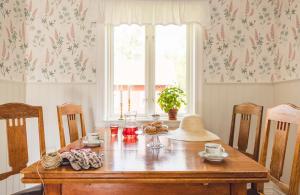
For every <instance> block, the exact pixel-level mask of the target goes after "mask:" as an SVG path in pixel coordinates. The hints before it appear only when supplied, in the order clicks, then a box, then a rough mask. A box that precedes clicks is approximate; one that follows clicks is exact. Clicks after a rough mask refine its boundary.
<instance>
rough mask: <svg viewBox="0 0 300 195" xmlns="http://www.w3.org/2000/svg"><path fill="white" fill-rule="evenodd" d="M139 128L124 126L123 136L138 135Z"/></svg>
mask: <svg viewBox="0 0 300 195" xmlns="http://www.w3.org/2000/svg"><path fill="white" fill-rule="evenodd" d="M137 130H138V127H124V128H123V136H124V137H136V136H137V134H136V131H137Z"/></svg>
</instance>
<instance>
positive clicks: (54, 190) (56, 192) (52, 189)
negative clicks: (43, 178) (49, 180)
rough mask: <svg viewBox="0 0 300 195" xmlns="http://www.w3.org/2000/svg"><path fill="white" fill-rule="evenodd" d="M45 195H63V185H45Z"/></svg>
mask: <svg viewBox="0 0 300 195" xmlns="http://www.w3.org/2000/svg"><path fill="white" fill-rule="evenodd" d="M44 192H45V195H61V194H62V193H61V184H45V185H44Z"/></svg>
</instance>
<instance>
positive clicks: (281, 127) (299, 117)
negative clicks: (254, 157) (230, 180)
mask: <svg viewBox="0 0 300 195" xmlns="http://www.w3.org/2000/svg"><path fill="white" fill-rule="evenodd" d="M272 121H273V122H276V129H275V134H274V142H273V149H272V155H271V163H270V172H269V176H270V179H271V181H273V182H274V183H275V184H276V185H277V186H278V187H279V188H280V189H281V190H282V191H283V192H284V193H286V194H289V195H297V194H298V188H299V179H300V109H299V108H298V107H296V106H294V105H291V104H283V105H279V106H276V107H273V108H270V109H268V112H267V117H266V128H265V132H264V141H263V144H262V149H261V153H260V157H259V163H260V164H262V165H264V166H266V159H267V151H268V143H269V135H270V130H271V122H272ZM291 124H294V125H297V136H296V145H295V150H294V159H293V163H292V173H291V176H290V182H289V184H286V183H284V182H283V181H281V176H282V173H283V166H284V159H285V152H286V146H287V141H288V135H289V130H290V126H291Z"/></svg>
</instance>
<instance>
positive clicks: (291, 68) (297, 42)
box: [274, 0, 300, 81]
mask: <svg viewBox="0 0 300 195" xmlns="http://www.w3.org/2000/svg"><path fill="white" fill-rule="evenodd" d="M277 10H278V12H277V14H276V17H277V20H278V30H277V37H278V38H277V39H278V41H277V42H278V47H277V50H276V53H275V58H274V60H275V61H274V64H275V65H276V66H275V74H274V75H275V80H276V81H284V80H293V79H299V78H300V66H299V63H300V2H299V1H297V0H285V1H280V2H278V4H277Z"/></svg>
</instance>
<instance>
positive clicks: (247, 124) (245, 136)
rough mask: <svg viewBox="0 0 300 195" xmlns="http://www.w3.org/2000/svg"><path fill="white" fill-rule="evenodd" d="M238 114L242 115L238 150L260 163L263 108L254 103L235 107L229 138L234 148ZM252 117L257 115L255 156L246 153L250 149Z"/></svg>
mask: <svg viewBox="0 0 300 195" xmlns="http://www.w3.org/2000/svg"><path fill="white" fill-rule="evenodd" d="M238 114H240V115H241V120H240V129H239V136H238V144H237V146H238V150H239V151H240V152H242V153H244V154H246V155H247V156H249V157H251V158H252V159H254V160H256V161H258V155H259V145H260V136H261V124H262V115H263V106H259V105H256V104H253V103H243V104H239V105H234V106H233V112H232V120H231V129H230V137H229V145H230V146H233V140H234V133H235V123H236V116H237V115H238ZM252 115H256V117H257V119H256V120H257V122H256V133H255V143H254V150H253V154H250V153H247V152H246V151H247V149H248V142H249V134H250V129H251V117H252Z"/></svg>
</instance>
